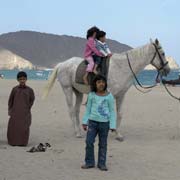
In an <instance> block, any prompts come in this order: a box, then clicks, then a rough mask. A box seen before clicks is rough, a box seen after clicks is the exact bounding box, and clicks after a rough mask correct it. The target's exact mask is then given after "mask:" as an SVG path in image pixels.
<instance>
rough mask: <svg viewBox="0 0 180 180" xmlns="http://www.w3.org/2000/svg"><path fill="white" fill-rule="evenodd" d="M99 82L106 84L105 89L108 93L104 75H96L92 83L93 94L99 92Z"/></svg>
mask: <svg viewBox="0 0 180 180" xmlns="http://www.w3.org/2000/svg"><path fill="white" fill-rule="evenodd" d="M99 80H103V81H104V82H105V87H104V91H106V89H107V80H106V78H105V77H104V76H103V75H100V74H98V75H96V76H95V77H94V79H93V81H92V83H91V91H93V92H97V87H96V82H97V81H99Z"/></svg>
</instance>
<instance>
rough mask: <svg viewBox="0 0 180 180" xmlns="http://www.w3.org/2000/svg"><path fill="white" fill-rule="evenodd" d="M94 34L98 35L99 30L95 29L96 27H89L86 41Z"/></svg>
mask: <svg viewBox="0 0 180 180" xmlns="http://www.w3.org/2000/svg"><path fill="white" fill-rule="evenodd" d="M95 32H96V33H98V32H99V28H97V27H96V26H93V27H91V28H90V29H88V31H87V35H86V38H87V39H88V38H89V37H92V36H93V34H94V33H95Z"/></svg>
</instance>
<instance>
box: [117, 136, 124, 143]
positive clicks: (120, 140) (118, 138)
mask: <svg viewBox="0 0 180 180" xmlns="http://www.w3.org/2000/svg"><path fill="white" fill-rule="evenodd" d="M116 140H117V141H119V142H123V141H124V137H116Z"/></svg>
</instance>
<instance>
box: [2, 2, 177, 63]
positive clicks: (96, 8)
mask: <svg viewBox="0 0 180 180" xmlns="http://www.w3.org/2000/svg"><path fill="white" fill-rule="evenodd" d="M0 17H1V18H0V19H1V26H0V34H2V33H7V32H13V31H19V30H33V31H39V32H46V33H53V34H59V35H62V34H66V35H73V36H80V37H85V36H86V30H87V29H88V28H89V27H91V26H93V25H96V26H98V27H99V28H100V29H103V30H104V31H106V32H107V37H108V38H111V39H114V40H117V41H119V42H121V43H124V44H127V45H130V46H132V47H137V46H141V45H144V44H146V43H147V42H148V41H149V39H150V38H153V39H154V38H156V37H157V38H158V39H159V40H160V42H161V44H162V46H163V48H164V50H165V52H166V55H169V56H172V57H174V58H175V59H176V61H177V62H178V63H179V64H180V20H179V19H178V18H179V17H180V1H178V0H134V1H133V0H131V1H130V0H91V1H90V0H89V1H86V0H0Z"/></svg>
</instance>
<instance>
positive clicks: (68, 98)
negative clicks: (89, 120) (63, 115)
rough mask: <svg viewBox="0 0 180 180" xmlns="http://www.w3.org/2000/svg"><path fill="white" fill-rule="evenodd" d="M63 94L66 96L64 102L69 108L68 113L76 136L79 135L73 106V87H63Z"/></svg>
mask: <svg viewBox="0 0 180 180" xmlns="http://www.w3.org/2000/svg"><path fill="white" fill-rule="evenodd" d="M63 91H64V94H65V96H66V102H67V105H68V108H69V115H70V118H71V120H72V123H73V126H74V129H75V133H76V136H79V128H77V127H76V114H75V108H74V107H73V89H72V87H63Z"/></svg>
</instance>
